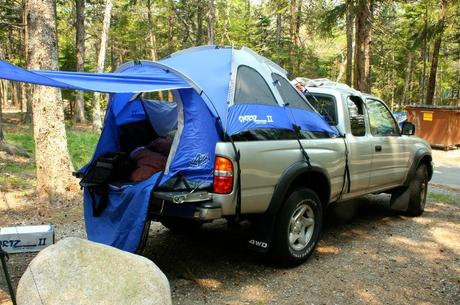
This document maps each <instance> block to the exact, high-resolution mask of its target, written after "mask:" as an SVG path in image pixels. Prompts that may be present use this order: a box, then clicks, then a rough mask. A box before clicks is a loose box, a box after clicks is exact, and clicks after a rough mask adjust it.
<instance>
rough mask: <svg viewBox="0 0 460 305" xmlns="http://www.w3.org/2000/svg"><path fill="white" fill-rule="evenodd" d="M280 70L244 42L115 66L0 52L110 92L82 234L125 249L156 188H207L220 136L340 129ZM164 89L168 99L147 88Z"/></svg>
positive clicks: (308, 134) (50, 79)
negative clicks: (65, 66)
mask: <svg viewBox="0 0 460 305" xmlns="http://www.w3.org/2000/svg"><path fill="white" fill-rule="evenodd" d="M286 75H287V73H286V71H285V70H283V69H282V68H280V67H279V66H278V65H276V64H274V63H273V62H271V61H269V60H268V59H266V58H264V57H262V56H260V55H258V54H256V53H254V52H253V51H251V50H250V49H247V48H242V49H235V48H230V47H217V46H203V47H196V48H191V49H187V50H184V51H180V52H177V53H174V54H172V55H170V56H168V57H166V58H165V59H162V60H160V61H158V62H150V61H140V62H129V63H126V64H124V65H122V66H121V67H119V69H118V70H117V71H116V72H114V73H84V72H62V71H30V70H25V69H22V68H20V67H16V66H13V65H11V64H9V63H6V62H2V61H0V78H3V79H9V80H14V81H22V82H29V83H33V84H38V85H46V86H53V87H59V88H66V89H76V90H88V91H98V92H105V93H109V94H110V95H109V103H108V106H107V110H106V115H105V119H104V125H103V129H102V132H101V135H100V138H99V141H98V144H97V146H96V149H95V152H94V154H93V157H92V160H90V162H89V163H88V164H87V165H86V166H84V167H83V168H81V169H80V170H79V171H78V174H79V176H80V177H83V179H82V184H81V185H82V187H83V189H84V216H85V224H86V231H87V236H88V239H90V240H92V241H96V242H100V243H104V244H107V245H111V246H114V247H117V248H119V249H123V250H126V251H129V252H135V251H136V250H137V248H138V246H139V244H140V240H141V236H142V233H143V230H144V227H145V223H146V221H149V219H148V212H149V205H150V202H151V197H152V193H153V192H154V191H155V190H156V189H160V188H161V189H162V190H168V191H174V190H182V191H183V190H190V189H194V190H196V189H204V190H208V191H211V192H212V182H213V168H214V159H215V148H216V143H217V142H220V141H229V139H233V140H234V141H247V140H276V139H298V138H330V137H337V136H339V134H338V132H337V130H336V129H334V128H332V127H330V126H329V125H328V124H327V122H326V121H325V120H324V119H323V117H322V116H321V115H319V114H318V113H317V112H316V111H315V110H314V109H313V108H312V107H311V105H310V104H309V103H308V102H307V100H306V99H305V98H304V97H303V95H301V94H299V92H298V91H297V90H296V89H295V88H294V87H293V86H292V85H291V84H290V83H289V81H288V80H287V78H286ZM163 90H169V91H170V92H172V94H173V96H174V101H159V100H155V99H151V98H148V97H147V95H148V93H149V92H156V91H163ZM236 144H237V143H236ZM242 157H244V156H242Z"/></svg>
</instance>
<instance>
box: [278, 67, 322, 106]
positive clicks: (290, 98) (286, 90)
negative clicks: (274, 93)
mask: <svg viewBox="0 0 460 305" xmlns="http://www.w3.org/2000/svg"><path fill="white" fill-rule="evenodd" d="M272 78H273V81H274V82H275V86H276V89H278V92H279V93H280V95H281V98H282V99H283V102H284V103H285V104H289V106H290V107H293V108H300V109H304V110H308V111H313V109H312V108H311V107H310V105H308V103H307V102H306V100H304V99H303V98H302V96H301V95H300V92H298V91H297V90H296V89H295V88H294V87H293V86H292V85H291V84H290V83H289V82H288V81H287V80H286V79H284V77H282V76H281V75H279V74H275V73H273V74H272Z"/></svg>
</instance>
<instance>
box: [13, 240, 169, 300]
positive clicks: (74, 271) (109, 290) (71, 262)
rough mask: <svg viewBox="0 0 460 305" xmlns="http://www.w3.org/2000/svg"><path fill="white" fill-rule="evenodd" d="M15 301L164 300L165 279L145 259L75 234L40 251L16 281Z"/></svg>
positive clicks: (167, 292) (167, 290)
mask: <svg viewBox="0 0 460 305" xmlns="http://www.w3.org/2000/svg"><path fill="white" fill-rule="evenodd" d="M17 303H18V305H37V304H46V305H61V304H62V305H64V304H65V305H70V304H75V305H77V304H78V305H80V304H81V305H83V304H85V305H86V304H107V305H108V304H110V305H112V304H118V305H123V304H136V305H143V304H149V305H160V304H161V305H170V304H171V291H170V288H169V282H168V279H167V278H166V276H165V275H164V274H163V272H161V270H160V269H159V268H158V267H157V266H156V265H155V264H154V263H153V262H151V261H150V260H148V259H146V258H144V257H142V256H138V255H134V254H131V253H128V252H124V251H121V250H118V249H115V248H113V247H109V246H105V245H102V244H98V243H94V242H90V241H87V240H83V239H79V238H66V239H63V240H61V241H59V242H58V243H56V244H55V245H52V246H49V247H48V248H46V249H44V250H42V251H41V252H40V253H39V254H38V255H37V256H36V257H35V258H34V259H33V260H32V262H31V263H30V264H29V266H28V267H27V270H26V271H25V273H24V274H23V276H22V277H21V280H20V281H19V285H18V290H17Z"/></svg>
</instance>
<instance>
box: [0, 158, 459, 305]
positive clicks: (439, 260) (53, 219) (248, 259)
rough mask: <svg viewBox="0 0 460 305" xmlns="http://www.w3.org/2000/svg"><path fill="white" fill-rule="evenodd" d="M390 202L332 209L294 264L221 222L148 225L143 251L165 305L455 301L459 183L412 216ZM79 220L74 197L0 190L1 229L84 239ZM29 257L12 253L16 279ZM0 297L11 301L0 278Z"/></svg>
mask: <svg viewBox="0 0 460 305" xmlns="http://www.w3.org/2000/svg"><path fill="white" fill-rule="evenodd" d="M439 158H440V157H439ZM435 161H436V160H435ZM454 163H456V162H454ZM459 166H460V164H459ZM459 178H460V174H459ZM388 203H389V197H388V196H386V195H378V196H367V197H365V198H363V199H360V200H355V201H352V202H348V203H343V204H341V205H340V206H339V207H337V208H336V209H334V210H331V211H330V213H329V214H328V216H327V218H326V225H325V228H324V233H323V237H322V241H321V242H320V243H319V246H318V247H317V249H316V252H315V254H314V255H313V256H312V257H311V258H310V259H309V260H308V261H307V262H306V263H304V264H303V265H301V266H298V267H295V268H290V269H285V268H279V267H276V266H273V265H271V264H270V263H268V262H266V261H265V260H264V259H263V258H262V257H260V256H258V255H256V254H254V253H251V252H250V251H249V250H247V249H246V245H245V237H246V232H245V230H244V229H227V228H226V225H225V223H223V222H216V223H212V224H209V225H206V226H205V227H204V228H203V229H202V230H201V231H200V232H198V233H196V234H193V235H174V234H172V233H171V232H170V231H168V230H167V229H165V228H164V227H162V226H161V225H160V224H154V225H153V226H152V227H151V232H150V237H149V241H148V244H147V248H146V251H145V254H144V255H145V256H146V257H148V258H150V259H152V260H153V261H154V262H155V263H156V264H157V265H158V266H159V267H160V268H161V269H162V270H163V271H164V272H165V274H166V275H167V277H168V279H169V280H170V284H171V291H172V297H173V304H184V305H185V304H187V305H189V304H190V305H193V304H227V305H240V304H254V305H262V304H286V305H287V304H293V305H295V304H308V305H310V304H315V305H321V304H327V305H329V304H331V305H334V304H337V305H339V304H340V305H341V304H344V305H345V304H376V305H378V304H424V305H425V304H460V192H459V190H456V189H451V188H444V187H443V186H442V185H441V186H438V185H436V186H432V187H431V189H430V196H429V199H428V203H427V208H426V211H425V213H424V214H423V216H422V217H418V218H410V217H405V216H401V215H400V214H398V213H396V212H393V211H391V210H389V208H388ZM82 221H83V219H82V216H81V208H80V205H79V204H74V205H71V204H70V205H68V206H63V207H61V208H60V209H57V210H54V211H46V210H43V209H42V210H40V212H38V211H37V209H36V207H35V206H34V204H33V195H31V194H30V193H29V194H28V193H27V192H23V191H22V192H18V193H15V192H8V193H5V192H4V193H0V225H2V226H3V225H13V224H29V223H33V224H41V223H52V224H54V225H55V230H56V234H57V235H56V237H57V239H60V238H63V237H65V236H79V237H84V228H83V222H82ZM33 257H34V254H14V255H11V259H10V261H9V263H8V266H9V268H10V272H11V274H12V277H13V281H14V285H17V282H18V281H19V278H20V276H21V274H22V272H23V271H24V270H25V268H26V266H27V264H28V263H29V261H30V260H31V259H32V258H33ZM0 304H2V305H3V304H10V302H9V301H8V295H7V289H6V283H5V280H4V278H3V276H0Z"/></svg>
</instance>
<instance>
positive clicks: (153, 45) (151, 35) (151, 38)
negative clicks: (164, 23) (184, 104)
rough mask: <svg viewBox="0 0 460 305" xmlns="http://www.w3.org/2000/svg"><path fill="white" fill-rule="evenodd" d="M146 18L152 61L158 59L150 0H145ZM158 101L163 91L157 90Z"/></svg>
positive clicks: (161, 97)
mask: <svg viewBox="0 0 460 305" xmlns="http://www.w3.org/2000/svg"><path fill="white" fill-rule="evenodd" d="M147 19H148V24H149V43H150V57H151V59H152V60H153V61H156V60H158V54H157V38H156V36H155V32H154V26H153V24H154V23H153V16H152V0H147ZM158 95H159V97H160V101H162V100H163V92H162V91H160V92H158Z"/></svg>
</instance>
